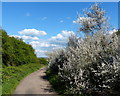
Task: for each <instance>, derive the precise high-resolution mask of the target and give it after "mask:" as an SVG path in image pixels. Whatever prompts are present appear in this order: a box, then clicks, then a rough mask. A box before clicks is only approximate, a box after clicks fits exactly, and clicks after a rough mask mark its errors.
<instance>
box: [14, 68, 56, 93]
mask: <svg viewBox="0 0 120 96" xmlns="http://www.w3.org/2000/svg"><path fill="white" fill-rule="evenodd" d="M45 71H46V68H41V69H39V70H38V71H36V72H33V73H32V74H30V75H29V76H27V77H25V78H24V79H23V80H22V81H21V82H20V84H19V85H18V86H17V88H16V90H15V92H14V94H51V95H52V94H56V92H55V91H54V90H53V89H52V87H51V85H50V83H49V81H48V80H47V77H46V74H45ZM14 94H13V95H14ZM56 95H57V94H56Z"/></svg>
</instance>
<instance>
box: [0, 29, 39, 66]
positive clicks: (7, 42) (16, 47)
mask: <svg viewBox="0 0 120 96" xmlns="http://www.w3.org/2000/svg"><path fill="white" fill-rule="evenodd" d="M0 32H1V33H2V58H3V65H5V66H19V65H23V64H28V63H38V58H37V57H36V54H35V50H34V49H33V48H32V46H31V45H29V44H26V43H25V42H23V41H22V40H21V39H17V38H14V37H10V36H9V35H7V33H6V32H5V31H4V30H0ZM5 66H4V67H5Z"/></svg>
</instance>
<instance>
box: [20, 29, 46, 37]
mask: <svg viewBox="0 0 120 96" xmlns="http://www.w3.org/2000/svg"><path fill="white" fill-rule="evenodd" d="M18 33H19V34H21V35H27V36H43V35H47V33H46V32H45V31H39V30H37V29H24V30H22V31H19V32H18Z"/></svg>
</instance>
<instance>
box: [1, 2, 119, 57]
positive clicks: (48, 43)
mask: <svg viewBox="0 0 120 96" xmlns="http://www.w3.org/2000/svg"><path fill="white" fill-rule="evenodd" d="M92 4H94V3H93V2H91V3H90V2H74V3H73V2H71V3H70V2H59V3H57V2H56V3H55V2H31V3H30V2H3V3H2V20H3V21H2V28H3V29H4V30H6V31H7V33H8V34H9V35H14V36H19V37H22V38H23V39H24V40H25V42H27V43H29V44H31V45H32V46H33V48H34V49H36V53H37V56H38V57H40V56H42V57H43V56H45V54H44V52H47V51H50V50H51V49H55V48H60V47H62V46H64V45H65V38H63V37H68V33H75V32H76V31H77V30H78V26H77V25H76V24H74V23H73V21H74V20H76V19H77V12H78V13H80V14H81V15H83V12H82V10H83V9H85V8H88V7H90V5H92ZM101 7H102V8H103V9H104V10H106V12H107V14H106V15H107V16H108V17H110V24H111V26H112V27H116V29H117V28H118V3H117V2H114V3H113V2H111V3H110V2H106V3H105V2H104V3H102V5H101ZM33 31H34V33H33V34H32V35H31V36H30V34H27V32H31V33H32V32H33ZM40 32H41V33H40ZM37 33H40V34H37ZM58 38H61V39H63V40H58ZM56 42H57V43H58V44H57V45H56Z"/></svg>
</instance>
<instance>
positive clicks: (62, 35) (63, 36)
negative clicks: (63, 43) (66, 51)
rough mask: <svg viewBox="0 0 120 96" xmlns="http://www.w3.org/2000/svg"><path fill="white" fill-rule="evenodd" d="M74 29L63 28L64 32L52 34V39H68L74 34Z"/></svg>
mask: <svg viewBox="0 0 120 96" xmlns="http://www.w3.org/2000/svg"><path fill="white" fill-rule="evenodd" d="M74 34H75V33H74V32H73V31H67V30H62V33H59V34H57V35H56V36H52V37H51V38H50V40H66V39H67V38H68V37H69V36H71V35H74Z"/></svg>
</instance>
